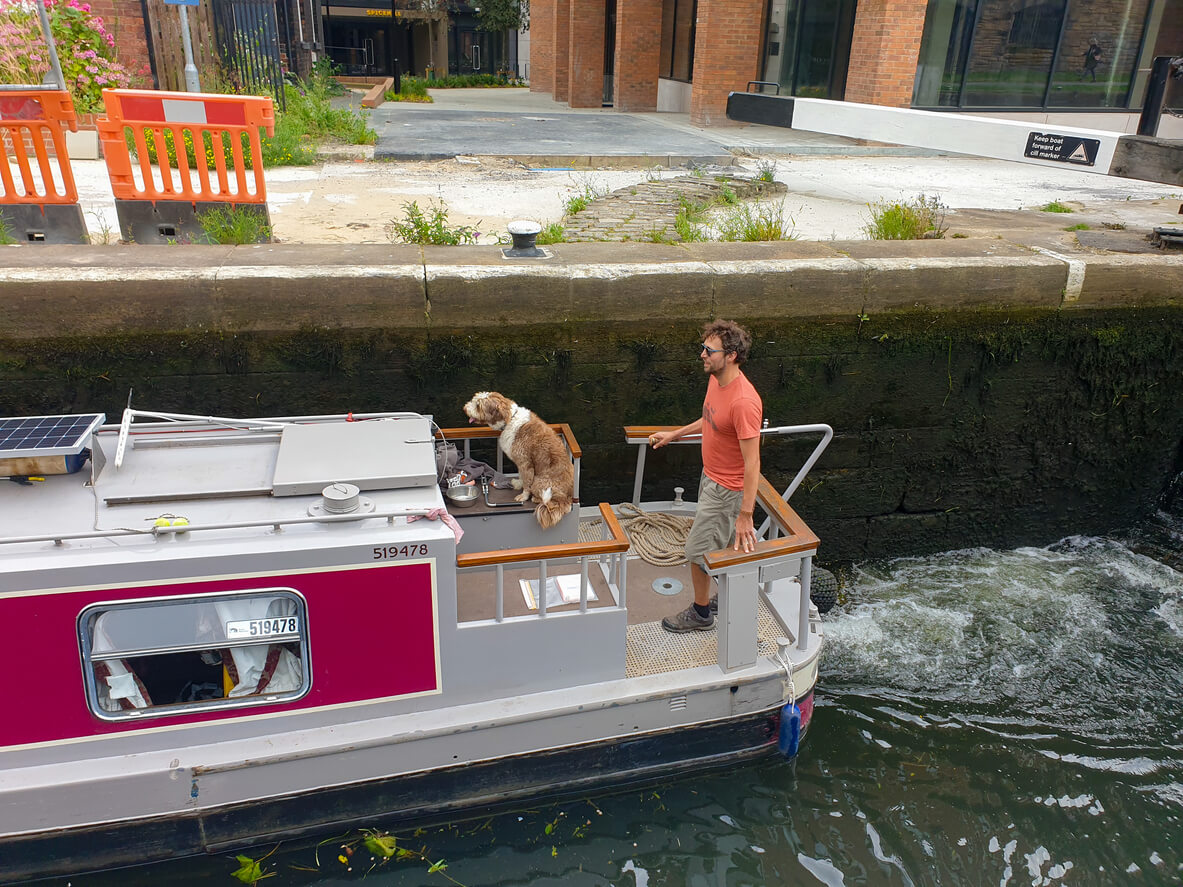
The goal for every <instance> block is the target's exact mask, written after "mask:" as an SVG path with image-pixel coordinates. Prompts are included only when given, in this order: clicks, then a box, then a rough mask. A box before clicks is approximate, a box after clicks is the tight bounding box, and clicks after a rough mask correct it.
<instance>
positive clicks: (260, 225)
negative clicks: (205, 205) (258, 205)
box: [197, 206, 271, 244]
mask: <svg viewBox="0 0 1183 887" xmlns="http://www.w3.org/2000/svg"><path fill="white" fill-rule="evenodd" d="M197 223H198V224H199V225H201V230H202V231H204V232H205V240H206V243H225V244H242V243H270V242H271V226H270V225H268V224H267V222H266V221H265V219H264V216H263V215H262V214H261V213H258V212H255V211H254V210H253V209H251V208H250V207H247V206H215V207H214V208H213V209H207V210H204V211H203V212H199V213H198V214H197Z"/></svg>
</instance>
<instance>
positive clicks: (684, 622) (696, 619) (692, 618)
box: [661, 604, 715, 634]
mask: <svg viewBox="0 0 1183 887" xmlns="http://www.w3.org/2000/svg"><path fill="white" fill-rule="evenodd" d="M661 627H662V628H664V629H665V630H666V631H672V632H676V633H677V634H685V633H686V632H688V631H710V630H711V629H712V628H714V627H715V617H714V616H706V617H703V616H699V615H698V611H697V610H695V609H694V604H691V605H690V606H689V607H687V608H686V609H685V610H683V611H682V612H680V613H677V614H675V615H673V616H666V617H665V618H664V619H662V620H661Z"/></svg>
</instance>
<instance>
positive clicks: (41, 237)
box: [0, 203, 89, 244]
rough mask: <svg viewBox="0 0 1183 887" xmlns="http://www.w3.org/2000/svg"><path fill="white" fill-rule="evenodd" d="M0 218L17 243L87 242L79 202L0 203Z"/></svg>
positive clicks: (87, 238) (84, 222) (87, 236)
mask: <svg viewBox="0 0 1183 887" xmlns="http://www.w3.org/2000/svg"><path fill="white" fill-rule="evenodd" d="M0 218H3V219H4V223H5V224H6V225H7V226H8V231H9V234H11V236H12V237H14V238H16V240H17V242H18V243H58V244H63V243H69V244H79V243H87V242H89V235H88V234H87V231H86V221H85V220H84V219H83V218H82V207H80V206H79V205H78V204H76V203H74V204H70V205H68V206H62V205H60V204H43V205H41V206H30V205H26V204H13V205H4V206H0Z"/></svg>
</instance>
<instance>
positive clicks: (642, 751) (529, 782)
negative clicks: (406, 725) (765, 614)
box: [0, 693, 813, 880]
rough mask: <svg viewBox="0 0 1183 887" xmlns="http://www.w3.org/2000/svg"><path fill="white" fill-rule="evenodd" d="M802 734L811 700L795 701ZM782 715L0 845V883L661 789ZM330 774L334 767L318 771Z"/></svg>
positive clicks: (748, 754)
mask: <svg viewBox="0 0 1183 887" xmlns="http://www.w3.org/2000/svg"><path fill="white" fill-rule="evenodd" d="M798 704H799V705H800V707H801V710H802V715H803V718H802V724H803V727H807V726H808V723H809V720H810V717H811V716H812V713H813V694H812V693H810V694H808V695H807V696H806V697H804V698H803V699H801V700H799V701H798ZM779 721H780V708H779V707H776V708H771V709H767V710H764V711H759V712H754V713H749V714H746V715H743V716H739V717H734V718H727V719H723V720H717V721H711V722H707V723H700V724H691V725H687V726H683V727H678V728H676V729H671V730H661V731H655V732H651V733H648V734H645V735H642V736H630V737H627V738H622V739H618V740H609V741H597V742H588V743H584V744H580V745H574V746H568V747H565V748H558V749H552V750H548V751H544V752H537V751H535V752H530V753H528V754H521V755H513V756H509V757H501V758H496V759H492V760H487V761H478V762H474V763H470V764H467V765H463V766H456V767H445V768H439V769H434V770H428V771H424V772H419V773H409V774H396V775H391V776H388V777H384V778H379V779H372V780H367V781H364V782H358V783H353V784H350V785H341V786H333V787H329V788H323V789H317V790H314V791H307V792H301V793H298V794H292V795H285V796H281V797H271V798H265V799H261V800H258V801H253V802H250V803H246V804H239V805H233V806H228V807H224V808H220V809H211V810H206V811H202V812H200V813H193V814H175V815H169V816H163V817H154V818H145V819H132V820H127V821H123V822H118V823H106V824H102V825H96V826H88V827H83V828H71V829H61V830H57V831H53V832H49V833H45V832H42V833H39V834H35V835H30V836H20V835H14V836H8V837H4V838H0V858H3V860H4V874H5V876H6V878H12V879H14V880H23V879H30V878H40V877H53V876H60V875H67V874H77V873H80V872H84V871H95V870H100V869H108V868H116V867H120V866H129V865H138V864H144V863H149V862H159V861H163V860H167V859H173V858H179V857H185V856H193V855H198V854H202V853H222V852H229V851H232V850H235V849H238V848H242V847H245V846H247V845H250V844H259V843H266V842H269V841H279V840H288V839H293V838H300V837H305V836H308V835H313V834H317V833H320V832H325V831H330V830H333V829H345V828H356V827H364V826H377V825H381V826H382V827H384V828H395V827H397V826H398V825H399V824H400V823H402V822H412V821H413V822H415V823H416V824H422V823H423V822H425V821H430V820H433V819H434V820H437V821H438V820H439V819H441V818H451V817H452V816H458V815H459V816H463V815H465V814H466V813H471V812H474V811H478V810H479V811H482V812H487V811H489V810H496V809H497V808H499V807H505V806H507V805H513V804H514V803H518V802H522V801H525V800H527V799H529V800H537V799H540V798H556V797H563V796H569V795H572V794H580V793H583V792H588V791H595V790H603V789H605V788H610V787H613V786H621V785H628V784H636V783H645V782H656V781H664V780H667V779H669V778H672V777H675V776H677V775H678V774H684V773H688V772H700V771H702V770H704V769H713V768H716V767H722V766H726V765H730V764H734V763H735V762H737V761H743V760H749V759H753V758H757V757H760V756H763V755H768V754H772V753H774V752H776V750H777V733H778V729H779ZM323 763H324V765H325V766H331V759H330V760H326V761H324V762H323Z"/></svg>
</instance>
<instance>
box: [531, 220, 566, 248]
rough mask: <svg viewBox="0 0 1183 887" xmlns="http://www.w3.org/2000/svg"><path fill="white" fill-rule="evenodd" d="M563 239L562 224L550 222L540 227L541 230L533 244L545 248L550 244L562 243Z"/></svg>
mask: <svg viewBox="0 0 1183 887" xmlns="http://www.w3.org/2000/svg"><path fill="white" fill-rule="evenodd" d="M564 239H565V235H564V234H563V223H562V222H550V223H549V224H546V225H543V226H542V230H541V231H540V232H539V233H538V238H537V240H535V241H534V242H535V243H537V244H538V245H539V246H547V245H548V244H551V243H562V242H563V240H564Z"/></svg>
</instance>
